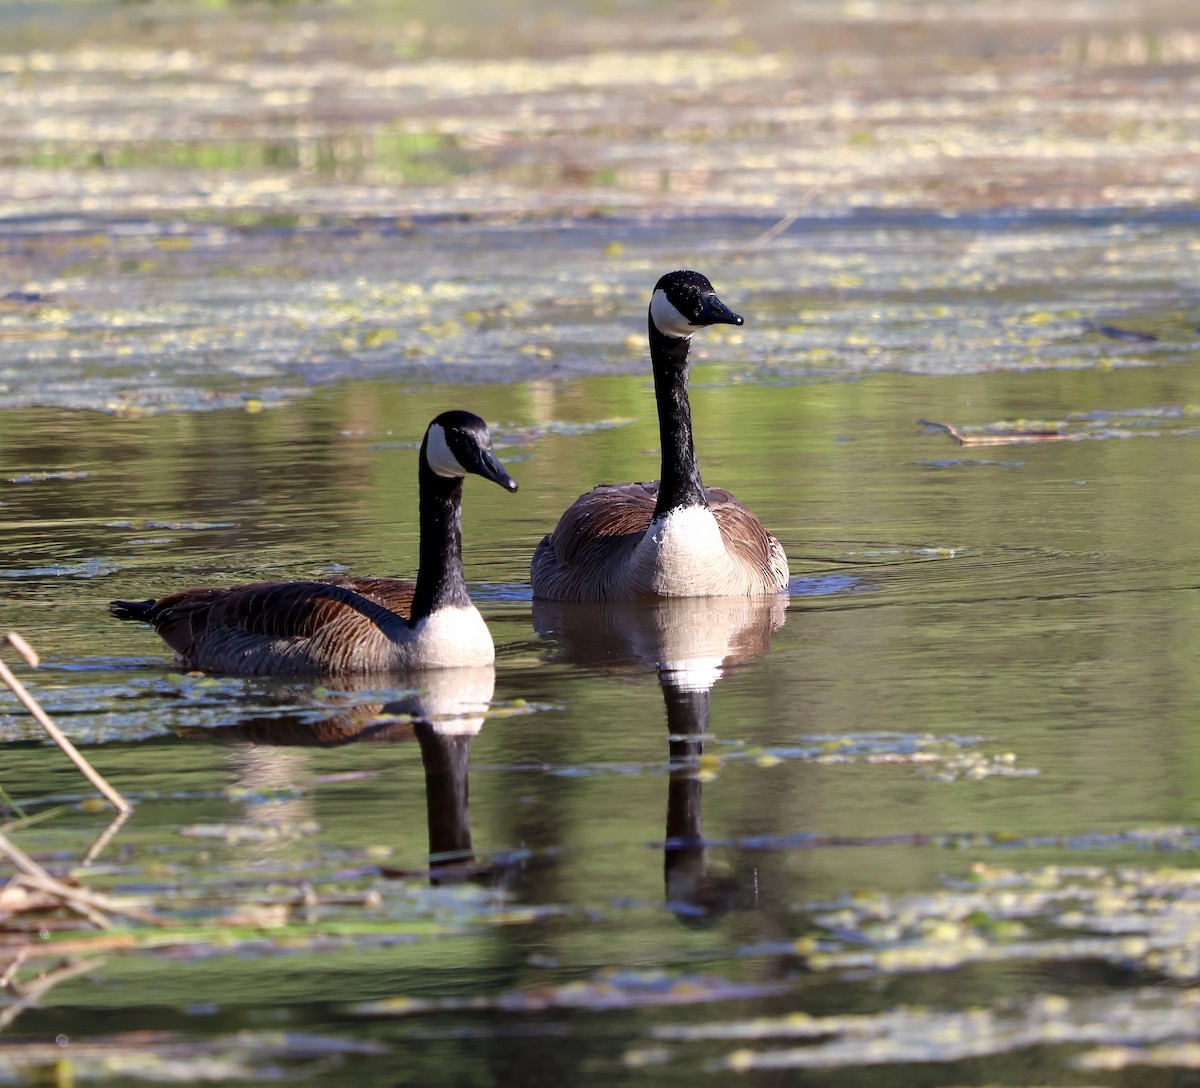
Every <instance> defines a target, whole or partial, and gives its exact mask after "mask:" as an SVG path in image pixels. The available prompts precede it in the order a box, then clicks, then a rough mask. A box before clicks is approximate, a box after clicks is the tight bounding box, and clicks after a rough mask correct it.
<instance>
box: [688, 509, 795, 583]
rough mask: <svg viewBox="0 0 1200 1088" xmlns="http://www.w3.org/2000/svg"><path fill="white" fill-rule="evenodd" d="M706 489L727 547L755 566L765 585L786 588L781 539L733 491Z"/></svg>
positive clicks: (786, 575)
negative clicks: (774, 535)
mask: <svg viewBox="0 0 1200 1088" xmlns="http://www.w3.org/2000/svg"><path fill="white" fill-rule="evenodd" d="M705 492H706V494H707V496H708V506H709V509H710V510H712V512H713V517H715V518H716V519H717V525H718V526H719V528H720V530H721V537H722V538H723V539H724V541H725V547H726V548H727V549H728V550H729V551H730V552H731V553H732V554H733V555H734V556H735V557H736V558H737V559H738V560H739V561H741V562H742V563H744V564H746V565H747V566H748V567H750V568H751V569H752V570H758V571H760V572H761V573H762V577H763V579H764V582H765V584H766V585H768V586H770V585H775V586H777V587H778V588H779V589H785V588H786V587H787V582H788V566H787V557H786V556H785V555H784V552H783V547H782V546H781V545H780V543H779V541H778V540H776V539H775V537H773V536H772V535H771V534H770V533H768V532H767V530H766V529H764V528H763V525H762V522H761V521H759V520H758V518H756V517H755V516H754V514H753V513H751V512H750V509H749V508H748V507H746V506H743V505H742V504H741V503H740V502H739V501H738V500H737V499H736V498H734V496H733V494H732V493H731V492H729V491H726V490H725V489H724V488H723V487H709V488H705Z"/></svg>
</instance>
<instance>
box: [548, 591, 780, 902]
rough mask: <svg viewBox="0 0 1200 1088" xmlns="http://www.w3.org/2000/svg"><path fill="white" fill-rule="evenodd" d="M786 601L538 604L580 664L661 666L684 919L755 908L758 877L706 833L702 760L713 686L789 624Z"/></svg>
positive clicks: (674, 862)
mask: <svg viewBox="0 0 1200 1088" xmlns="http://www.w3.org/2000/svg"><path fill="white" fill-rule="evenodd" d="M786 606H787V598H786V597H780V596H774V597H749V598H746V597H692V598H675V599H670V600H659V601H639V602H630V603H620V604H617V603H612V604H602V605H579V604H573V603H569V602H562V601H541V600H535V601H534V602H533V623H534V627H535V628H536V630H537V632H538V634H539V635H540V636H541V637H542V638H545V639H548V640H551V641H553V642H555V643H557V645H558V647H559V651H558V654H557V655H556V656H557V657H558V658H560V659H561V660H564V661H567V662H569V663H571V664H574V665H583V666H590V667H593V668H607V667H614V668H627V667H629V666H631V665H652V666H654V668H655V669H656V670H657V672H658V679H659V683H660V684H661V685H662V691H663V699H664V701H665V702H666V707H667V745H668V750H669V753H670V771H669V778H668V784H667V827H666V841H665V843H664V853H663V875H664V881H665V885H666V902H667V907H668V908H669V909H670V910H671V911H673V912H674V914H675V916H676V917H677V918H678V919H679V920H680V921H681V922H684V923H687V924H694V925H706V924H711V923H713V922H715V921H716V920H717V919H719V918H720V917H721V916H722V915H723V914H725V913H727V912H728V911H730V910H732V909H735V908H741V909H745V908H747V907H750V906H753V905H755V903H756V901H757V894H756V885H757V875H756V874H755V873H753V872H751V873H746V874H739V873H734V872H730V871H727V870H724V869H720V868H718V867H716V866H715V865H713V864H712V863H711V862H710V859H709V857H708V848H707V844H706V842H705V839H704V826H703V816H702V802H703V789H704V783H703V781H702V779H701V777H700V758H701V756H703V755H704V738H705V736H706V735H707V733H708V721H709V714H710V712H711V710H712V693H713V687H714V686H715V684H716V683H717V681H718V680H720V679H721V677H722V676H725V675H727V674H728V673H729V672H730V671H732V670H735V669H736V668H737V667H738V666H741V665H745V664H747V663H748V662H750V661H752V660H754V659H755V658H756V657H759V656H760V655H761V654H764V653H766V652H767V651H768V650H769V649H770V648H771V636H772V635H773V634H774V632H775V631H777V630H778V629H779V628H780V627H782V626H783V623H784V619H785V616H786V612H785V609H786Z"/></svg>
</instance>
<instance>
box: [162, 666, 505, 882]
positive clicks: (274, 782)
mask: <svg viewBox="0 0 1200 1088" xmlns="http://www.w3.org/2000/svg"><path fill="white" fill-rule="evenodd" d="M404 680H405V682H406V683H407V684H411V685H412V686H413V687H414V688H415V689H417V690H414V691H413V692H412V693H408V694H405V695H403V696H401V697H400V698H397V699H394V700H389V701H387V702H371V703H360V704H358V705H357V706H354V707H351V708H350V709H348V710H346V711H345V712H344V713H342V714H336V715H333V716H332V717H329V718H326V719H324V720H323V721H319V722H312V721H306V720H303V719H300V718H295V717H287V716H271V715H266V714H264V715H261V716H259V717H250V718H246V719H244V720H243V721H241V722H238V723H237V724H235V725H227V726H221V727H218V728H213V729H208V728H188V729H183V730H180V731H179V732H180V735H181V736H182V737H184V738H185V739H188V740H208V741H219V742H230V743H235V744H237V745H238V747H237V748H236V749H235V761H236V763H237V764H238V772H239V781H240V784H241V785H243V786H248V787H252V788H262V787H263V786H274V787H280V786H284V785H294V784H296V782H298V781H301V780H302V779H303V777H304V776H303V773H297V772H299V771H300V770H301V769H300V768H299V767H297V766H295V764H294V762H293V761H291V760H288V759H282V760H281V759H280V756H281V755H282V753H279V752H275V751H271V752H266V753H264V752H263V751H261V749H262V748H279V747H290V748H335V747H340V746H343V745H348V744H362V743H388V744H394V743H404V742H407V741H412V740H415V741H416V742H417V744H418V746H419V748H420V751H421V763H422V765H423V767H424V769H425V801H426V809H427V813H428V825H429V855H430V860H429V882H430V883H431V884H434V885H438V884H449V883H459V882H462V881H464V880H476V881H478V882H480V883H490V882H491V878H492V873H491V871H490V870H488V869H486V868H481V867H480V866H478V865H476V863H475V852H474V847H473V845H472V842H471V820H470V809H469V804H468V781H467V772H468V766H469V763H470V756H471V742H472V741H473V740H474V739H475V736H476V734H477V733H479V731H480V730H481V729H482V728H483V722H484V719H485V718H486V716H487V713H488V710H489V708H490V707H491V702H492V693H493V691H494V690H495V685H496V670H495V668H494V667H493V666H491V665H485V666H479V667H476V668H461V669H438V670H431V671H428V672H421V673H412V674H407V675H406V676H405V677H404ZM391 682H393V681H391V680H390V679H389V678H374V679H373V678H372V677H370V676H365V677H361V678H352V677H342V678H339V680H338V683H337V686H338V688H339V689H341V690H353V689H354V688H357V689H358V690H363V689H369V688H371V687H383V686H385V684H387V683H391ZM281 768H282V770H283V773H284V776H285V778H286V781H281V780H280V778H279V771H280V769H281ZM284 803H285V804H288V805H291V806H295V805H296V803H297V802H295V801H289V802H284ZM301 803H305V802H301ZM256 807H261V806H256ZM298 815H299V814H298V813H295V812H291V811H289V813H288V817H289V819H290V820H295V818H296V817H297V816H298Z"/></svg>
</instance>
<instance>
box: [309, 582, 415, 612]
mask: <svg viewBox="0 0 1200 1088" xmlns="http://www.w3.org/2000/svg"><path fill="white" fill-rule="evenodd" d="M329 581H330V584H331V585H336V586H342V587H344V588H346V589H349V590H351V591H353V592H354V593H357V594H358V595H359V596H360V597H366V599H367V600H368V601H374V602H375V603H376V604H377V605H381V606H382V607H384V608H386V609H387V610H388V611H389V612H394V613H395V614H396V615H397V616H401V617H403V618H404V619H408V618H409V616H411V615H412V603H413V593H414V592H415V591H416V588H417V584H416V582H409V581H405V580H404V579H403V578H331V579H330V580H329Z"/></svg>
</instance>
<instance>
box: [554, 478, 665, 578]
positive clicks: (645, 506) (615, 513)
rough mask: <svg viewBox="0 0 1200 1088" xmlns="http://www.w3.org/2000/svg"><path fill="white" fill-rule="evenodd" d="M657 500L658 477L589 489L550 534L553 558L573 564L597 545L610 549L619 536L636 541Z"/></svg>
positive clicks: (648, 525)
mask: <svg viewBox="0 0 1200 1088" xmlns="http://www.w3.org/2000/svg"><path fill="white" fill-rule="evenodd" d="M657 501H658V481H657V480H656V481H654V482H653V483H644V484H600V485H599V486H598V487H594V488H592V490H591V491H589V492H587V494H585V495H580V496H579V498H578V499H576V500H575V502H574V503H572V504H571V506H570V507H568V508H567V510H566V511H565V512H564V513H563V516H562V517H561V518H559V519H558V525H556V526H555V528H554V532H553V533H551V534H550V536H549V538H548V539H549V541H550V546H551V547H552V548H553V549H554V555H555V558H556V559H557V560H558V562H559V563H560V564H561V565H562V566H564V567H574V566H578V565H579V564H580V563H582V562H586V561H587V559H588V558H589V557H590V556H591V555H592V554H593V553H594V551H595V550H596V548H598V547H599V548H602V549H603V550H605V551H608V550H610V549H612V548H613V547H614V546H615V545H617V544H618V542H619V541H620V540H621V538H629V539H630V540H631V542H632V543H633V544H636V543H637V541H638V540H639V539H640V538H641V537H642V534H643V533H645V531H646V530H647V529H648V528H650V521H651V519H652V518H653V517H654V504H655V503H656V502H657Z"/></svg>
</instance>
